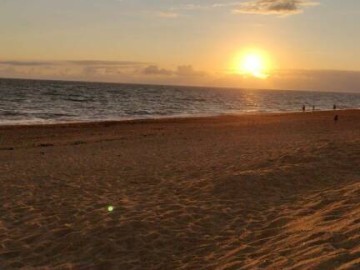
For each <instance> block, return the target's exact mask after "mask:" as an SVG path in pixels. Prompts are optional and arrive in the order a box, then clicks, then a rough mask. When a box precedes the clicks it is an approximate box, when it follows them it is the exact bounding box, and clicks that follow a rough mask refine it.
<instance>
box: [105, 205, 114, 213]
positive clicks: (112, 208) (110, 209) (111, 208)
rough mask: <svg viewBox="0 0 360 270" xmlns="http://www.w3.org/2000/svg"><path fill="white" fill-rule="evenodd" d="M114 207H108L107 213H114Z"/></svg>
mask: <svg viewBox="0 0 360 270" xmlns="http://www.w3.org/2000/svg"><path fill="white" fill-rule="evenodd" d="M114 209H115V208H114V206H112V205H109V206H108V208H107V210H108V211H109V212H112V211H114Z"/></svg>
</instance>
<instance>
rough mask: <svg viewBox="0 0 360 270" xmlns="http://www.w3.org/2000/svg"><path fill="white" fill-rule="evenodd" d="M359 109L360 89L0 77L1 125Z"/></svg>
mask: <svg viewBox="0 0 360 270" xmlns="http://www.w3.org/2000/svg"><path fill="white" fill-rule="evenodd" d="M333 104H336V106H337V108H338V109H359V108H360V94H356V93H324V92H316V91H313V92H311V91H290V90H289V91H286V90H281V91H280V90H254V89H251V90H250V89H229V88H214V87H183V86H158V85H134V84H115V83H93V82H64V81H40V80H17V79H0V125H16V124H49V123H62V122H83V121H108V120H130V119H149V118H165V117H192V116H214V115H224V114H245V113H270V112H296V111H301V108H302V106H303V105H305V106H306V109H307V111H312V106H315V110H332V108H333Z"/></svg>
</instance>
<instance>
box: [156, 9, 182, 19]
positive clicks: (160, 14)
mask: <svg viewBox="0 0 360 270" xmlns="http://www.w3.org/2000/svg"><path fill="white" fill-rule="evenodd" d="M156 16H157V17H160V18H166V19H175V18H177V17H179V14H178V13H176V12H173V11H159V12H157V13H156Z"/></svg>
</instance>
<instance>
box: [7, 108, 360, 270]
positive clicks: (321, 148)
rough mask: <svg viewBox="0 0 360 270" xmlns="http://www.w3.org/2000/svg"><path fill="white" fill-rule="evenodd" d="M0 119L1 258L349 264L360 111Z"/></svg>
mask: <svg viewBox="0 0 360 270" xmlns="http://www.w3.org/2000/svg"><path fill="white" fill-rule="evenodd" d="M334 114H335V112H333V111H329V112H314V113H311V112H309V113H291V114H266V115H244V116H221V117H209V118H192V119H190V118H189V119H163V120H149V121H128V122H103V123H83V124H63V125H45V126H0V184H1V188H0V269H124V270H125V269H126V270H128V269H218V270H220V269H274V270H278V269H293V270H295V269H307V270H310V269H318V270H322V269H326V270H329V269H339V270H340V269H341V270H345V269H348V270H350V269H360V111H359V110H353V111H351V110H349V111H337V112H336V114H338V115H339V121H338V122H337V123H335V122H334V120H333V118H334Z"/></svg>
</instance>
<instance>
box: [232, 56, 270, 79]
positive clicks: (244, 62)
mask: <svg viewBox="0 0 360 270" xmlns="http://www.w3.org/2000/svg"><path fill="white" fill-rule="evenodd" d="M268 69H269V67H268V63H267V60H266V57H265V56H264V55H263V54H261V53H259V52H247V53H244V54H243V55H242V56H241V57H240V60H238V61H237V72H238V73H240V74H243V75H246V76H253V77H255V78H259V79H266V78H267V77H268V76H269V74H268Z"/></svg>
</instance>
